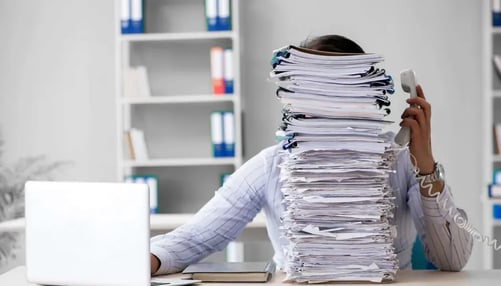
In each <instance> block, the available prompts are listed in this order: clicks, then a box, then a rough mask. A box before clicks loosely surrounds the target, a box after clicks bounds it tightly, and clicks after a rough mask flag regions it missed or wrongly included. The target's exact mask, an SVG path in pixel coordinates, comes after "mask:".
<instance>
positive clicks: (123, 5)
mask: <svg viewBox="0 0 501 286" xmlns="http://www.w3.org/2000/svg"><path fill="white" fill-rule="evenodd" d="M120 27H121V31H122V34H129V33H130V2H129V0H121V1H120Z"/></svg>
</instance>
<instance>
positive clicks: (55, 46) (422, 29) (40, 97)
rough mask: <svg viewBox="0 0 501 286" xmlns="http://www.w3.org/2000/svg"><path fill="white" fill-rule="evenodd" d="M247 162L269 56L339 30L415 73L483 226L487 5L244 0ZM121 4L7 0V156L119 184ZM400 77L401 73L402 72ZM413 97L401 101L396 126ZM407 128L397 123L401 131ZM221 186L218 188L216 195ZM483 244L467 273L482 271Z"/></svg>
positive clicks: (438, 138)
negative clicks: (64, 163)
mask: <svg viewBox="0 0 501 286" xmlns="http://www.w3.org/2000/svg"><path fill="white" fill-rule="evenodd" d="M240 5H241V8H242V9H241V22H240V23H241V37H242V47H241V48H242V63H241V68H242V87H243V91H242V100H243V120H244V124H243V136H244V156H245V159H248V158H250V157H251V156H253V155H254V154H256V153H257V152H258V151H259V150H260V149H262V148H263V147H266V146H269V145H271V144H274V142H275V141H274V132H275V130H276V128H277V126H278V123H279V120H280V116H281V114H280V105H279V103H278V101H277V100H276V98H275V97H274V89H275V87H274V86H273V84H271V83H269V82H268V81H267V76H268V72H269V70H270V66H269V59H270V55H271V51H272V50H273V49H275V48H277V47H281V46H284V45H286V44H291V43H293V44H295V43H299V42H300V41H302V40H304V39H305V38H307V37H313V36H317V35H322V34H328V33H329V34H330V33H336V34H341V35H346V36H348V37H350V38H351V39H353V40H355V41H356V42H358V43H359V44H360V45H361V46H362V47H363V48H364V49H365V50H366V51H368V52H375V53H380V54H383V55H384V56H385V58H386V61H385V63H384V64H383V65H384V67H385V68H386V69H387V70H388V73H389V74H392V75H394V76H397V75H398V72H399V71H400V70H402V69H404V68H413V69H414V70H415V71H416V72H417V74H418V80H419V82H420V83H421V84H422V85H423V88H424V91H425V94H426V96H427V98H428V100H429V101H430V102H431V103H432V106H433V116H432V139H433V151H434V155H435V157H436V158H435V159H436V160H439V161H441V162H443V164H444V165H445V167H446V175H447V182H448V184H450V185H451V186H452V190H453V193H454V197H455V200H456V203H457V204H458V205H459V206H461V207H463V208H465V209H466V210H467V213H468V215H469V219H470V220H471V222H472V224H473V225H474V226H476V227H478V228H479V229H482V205H481V203H480V199H479V197H480V195H481V193H482V192H483V191H484V190H485V188H484V187H482V186H483V181H482V180H483V175H482V168H483V166H482V159H481V158H482V150H483V148H484V146H483V145H482V144H483V139H482V133H481V132H482V128H483V124H484V123H483V122H482V112H483V110H482V109H483V108H484V107H483V103H482V90H483V86H482V62H481V61H482V33H483V32H482V29H483V27H482V11H481V1H470V0H446V1H445V0H444V1H433V0H419V1H417V0H379V1H370V0H336V1H332V0H331V1H329V0H314V1H311V0H310V1H307V0H287V1H286V0H280V1H278V0H273V1H267V0H247V1H241V3H240ZM113 13H114V8H113V1H111V0H108V1H97V0H89V1H83V0H79V1H64V0H52V1H40V2H39V1H26V0H18V1H6V0H0V35H2V37H3V39H2V40H1V41H0V75H1V76H0V134H1V136H2V138H3V139H4V141H5V146H4V147H5V148H4V154H3V158H4V160H5V161H7V162H9V161H14V160H16V159H17V158H19V157H24V156H28V155H37V154H45V155H46V156H47V157H48V158H49V159H51V160H69V161H72V162H73V164H72V165H70V166H68V167H67V168H65V170H64V171H63V172H61V173H60V174H59V175H58V176H59V178H60V179H64V180H85V181H114V180H115V179H116V162H117V160H116V154H117V153H116V151H115V148H116V141H115V135H116V131H115V124H116V118H115V116H116V115H115V110H116V109H115V97H114V88H115V86H114V64H115V60H116V58H115V55H114V52H115V50H114V38H113V37H114V31H113V27H114V25H115V23H114V18H113ZM397 78H398V77H397ZM406 98H407V95H406V94H404V93H403V92H401V91H399V92H397V93H396V94H395V95H394V96H393V103H392V112H393V113H392V114H391V118H392V119H394V120H396V121H398V119H399V117H400V113H401V111H403V109H404V107H405V99H406ZM394 129H395V130H396V129H397V126H395V128H394ZM207 191H208V192H211V191H212V190H207ZM482 247H483V246H482V245H481V244H478V243H476V244H475V245H474V251H473V254H472V257H471V259H470V261H469V263H468V265H467V268H481V267H482V257H481V256H482Z"/></svg>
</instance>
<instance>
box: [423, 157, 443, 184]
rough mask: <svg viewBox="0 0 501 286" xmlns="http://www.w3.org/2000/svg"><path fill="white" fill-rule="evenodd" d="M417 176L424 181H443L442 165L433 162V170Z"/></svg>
mask: <svg viewBox="0 0 501 286" xmlns="http://www.w3.org/2000/svg"><path fill="white" fill-rule="evenodd" d="M419 178H421V179H423V181H424V183H434V182H438V181H445V170H444V166H442V164H440V163H439V162H435V165H434V169H433V172H432V173H431V174H419Z"/></svg>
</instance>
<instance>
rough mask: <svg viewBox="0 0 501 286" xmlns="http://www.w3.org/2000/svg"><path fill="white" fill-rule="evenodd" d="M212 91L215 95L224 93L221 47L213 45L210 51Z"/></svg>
mask: <svg viewBox="0 0 501 286" xmlns="http://www.w3.org/2000/svg"><path fill="white" fill-rule="evenodd" d="M210 60H211V77H212V92H213V93H214V94H215V95H223V94H224V78H223V65H224V63H223V61H224V59H223V48H221V47H213V48H212V49H211V51H210Z"/></svg>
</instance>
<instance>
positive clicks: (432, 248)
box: [400, 86, 473, 271]
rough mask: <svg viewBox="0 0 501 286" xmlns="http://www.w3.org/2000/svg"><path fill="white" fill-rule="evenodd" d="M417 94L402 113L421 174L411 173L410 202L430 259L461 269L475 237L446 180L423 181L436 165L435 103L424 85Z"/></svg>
mask: <svg viewBox="0 0 501 286" xmlns="http://www.w3.org/2000/svg"><path fill="white" fill-rule="evenodd" d="M417 93H418V96H417V97H415V98H411V99H408V100H407V102H408V103H409V104H411V106H410V107H409V108H407V109H406V110H405V111H404V113H403V114H402V118H403V120H402V122H401V123H400V125H401V126H406V127H409V128H410V129H411V142H410V148H409V149H410V154H411V155H410V158H409V159H410V162H412V164H413V165H414V167H415V168H416V170H417V171H418V172H419V176H418V178H419V177H421V179H418V180H416V179H415V178H414V176H413V175H414V174H413V175H411V176H410V179H409V186H410V188H409V192H408V195H409V201H408V204H409V208H410V210H411V213H412V217H413V220H414V224H415V226H416V229H417V231H418V233H419V236H420V238H421V241H422V242H423V245H424V249H425V255H426V257H427V259H428V260H429V261H431V262H432V263H433V265H435V266H436V267H437V268H439V269H440V270H448V271H459V270H461V269H462V268H463V267H464V265H465V264H466V262H467V261H468V258H469V257H470V254H471V250H472V247H473V238H472V236H471V234H470V233H469V232H468V230H467V229H465V226H467V225H468V224H467V223H466V222H467V216H466V213H465V212H464V211H463V210H461V209H458V208H456V206H455V204H454V201H453V199H452V195H451V192H450V189H449V187H448V186H447V185H446V184H445V182H444V181H443V180H437V181H435V182H433V183H425V182H422V176H423V175H426V174H431V173H433V172H434V171H435V167H436V164H435V161H434V159H433V154H432V151H431V136H430V134H431V131H430V119H431V106H430V104H429V103H428V102H427V101H426V99H425V97H424V94H423V90H422V88H421V86H418V87H417ZM413 105H414V106H413ZM408 165H409V166H408V167H407V168H409V169H413V168H414V167H413V166H411V165H410V164H408ZM407 172H410V170H407Z"/></svg>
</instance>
